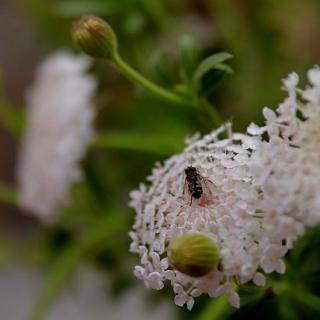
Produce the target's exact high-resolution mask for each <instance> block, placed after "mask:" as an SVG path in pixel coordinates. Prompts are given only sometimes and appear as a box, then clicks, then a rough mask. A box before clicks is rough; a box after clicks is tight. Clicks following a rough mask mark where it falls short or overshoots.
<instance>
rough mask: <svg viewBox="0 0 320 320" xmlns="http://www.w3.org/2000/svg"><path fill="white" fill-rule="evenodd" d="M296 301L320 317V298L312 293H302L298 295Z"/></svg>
mask: <svg viewBox="0 0 320 320" xmlns="http://www.w3.org/2000/svg"><path fill="white" fill-rule="evenodd" d="M295 296H296V299H297V300H298V301H300V302H301V303H303V304H304V305H305V306H306V307H307V308H309V309H311V310H312V311H314V312H316V313H317V314H319V316H320V297H317V296H315V295H313V294H312V293H310V292H306V291H302V290H300V291H299V292H297V293H296V295H295Z"/></svg>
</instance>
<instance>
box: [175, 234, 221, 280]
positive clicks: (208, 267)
mask: <svg viewBox="0 0 320 320" xmlns="http://www.w3.org/2000/svg"><path fill="white" fill-rule="evenodd" d="M169 260H170V263H171V264H172V266H173V267H174V268H175V269H177V270H179V271H180V272H182V273H185V274H187V275H189V276H191V277H202V276H205V275H206V274H208V273H210V272H211V271H213V269H214V268H216V267H217V266H218V264H219V261H220V258H219V249H218V247H217V245H216V244H215V242H214V241H213V240H212V239H211V238H210V237H208V236H207V235H205V234H203V233H200V232H193V231H190V232H188V233H185V234H183V235H180V236H178V237H176V238H175V239H173V241H172V242H171V244H170V246H169Z"/></svg>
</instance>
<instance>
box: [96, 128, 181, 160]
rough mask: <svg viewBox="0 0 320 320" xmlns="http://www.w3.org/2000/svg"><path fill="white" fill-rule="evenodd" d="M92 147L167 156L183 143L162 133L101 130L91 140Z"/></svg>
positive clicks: (179, 148) (178, 148)
mask: <svg viewBox="0 0 320 320" xmlns="http://www.w3.org/2000/svg"><path fill="white" fill-rule="evenodd" d="M92 147H96V148H111V149H112V148H113V149H120V150H132V151H143V152H151V153H155V154H159V155H163V156H169V155H171V154H173V153H176V152H180V151H181V149H182V148H183V144H180V143H178V142H177V140H175V139H172V138H171V137H168V136H164V135H154V134H152V135H150V134H148V133H145V134H143V133H132V132H128V133H127V132H102V133H100V134H99V135H98V137H97V139H96V140H95V141H94V142H93V144H92Z"/></svg>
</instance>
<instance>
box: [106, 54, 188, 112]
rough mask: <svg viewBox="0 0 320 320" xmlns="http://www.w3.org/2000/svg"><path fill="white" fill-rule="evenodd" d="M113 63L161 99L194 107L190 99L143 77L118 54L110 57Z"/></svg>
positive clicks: (132, 79)
mask: <svg viewBox="0 0 320 320" xmlns="http://www.w3.org/2000/svg"><path fill="white" fill-rule="evenodd" d="M112 61H113V63H114V64H115V65H116V66H117V67H118V68H119V70H120V71H121V72H122V73H123V74H124V75H125V76H126V77H128V78H129V79H130V80H131V81H133V82H134V83H137V84H139V85H140V86H142V87H143V88H145V89H147V90H148V91H149V92H151V93H153V94H154V95H156V96H158V97H159V98H161V99H162V100H165V101H167V102H170V103H173V104H176V105H179V106H183V107H194V105H192V104H190V100H189V99H186V98H184V97H182V96H180V95H178V94H175V93H173V92H170V91H168V90H166V89H164V88H162V87H160V86H158V85H157V84H155V83H153V82H151V81H150V80H148V79H146V78H145V77H143V76H142V75H141V74H140V73H138V72H137V71H136V70H134V69H133V68H131V67H130V66H129V65H128V64H127V63H126V62H125V61H124V60H123V59H122V58H121V57H120V55H118V54H115V55H114V56H113V58H112Z"/></svg>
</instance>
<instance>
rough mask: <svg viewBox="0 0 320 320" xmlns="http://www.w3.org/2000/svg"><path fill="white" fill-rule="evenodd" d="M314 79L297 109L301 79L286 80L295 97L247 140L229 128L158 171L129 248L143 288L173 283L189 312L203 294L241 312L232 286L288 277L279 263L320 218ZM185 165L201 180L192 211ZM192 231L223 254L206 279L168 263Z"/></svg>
mask: <svg viewBox="0 0 320 320" xmlns="http://www.w3.org/2000/svg"><path fill="white" fill-rule="evenodd" d="M309 80H310V82H311V86H310V87H308V88H307V89H306V90H304V91H300V92H301V94H302V99H303V100H302V101H300V102H299V101H298V100H297V94H296V92H297V91H299V90H298V89H297V88H296V85H297V83H298V76H297V75H296V74H291V75H290V76H289V77H288V79H286V80H285V81H284V84H285V89H286V90H287V91H288V93H289V97H288V98H287V99H285V101H284V102H283V103H282V104H281V105H280V106H279V108H278V110H277V113H275V112H273V111H272V110H270V109H268V108H265V109H264V112H263V113H264V116H265V118H266V122H267V123H266V126H264V127H258V126H256V125H254V124H252V125H250V127H249V128H248V134H247V135H244V134H236V133H232V132H231V129H230V125H227V126H226V127H227V129H228V128H229V129H230V130H225V128H224V127H222V128H220V129H218V130H217V131H214V132H212V133H210V134H208V135H206V136H204V137H203V138H202V139H194V140H193V141H190V142H189V145H188V146H187V147H186V149H185V150H184V151H183V152H182V153H181V154H179V155H175V156H173V157H171V158H170V159H168V160H166V161H165V163H164V164H163V165H162V166H161V165H158V166H157V167H156V168H154V170H153V172H152V175H151V176H150V177H149V178H148V180H149V181H150V182H151V185H150V186H149V187H146V186H145V185H141V186H140V189H139V190H137V191H133V192H132V193H131V202H130V205H131V207H133V208H134V209H135V210H136V212H137V215H136V221H135V224H134V226H133V231H132V232H130V236H131V238H132V244H131V248H130V250H131V251H132V252H135V253H138V254H139V255H140V258H141V265H140V266H136V267H135V271H134V273H135V275H136V276H137V277H138V278H140V279H141V280H143V281H144V283H145V285H146V287H150V288H154V289H158V290H159V289H162V288H163V286H164V282H165V281H169V282H171V284H172V287H173V290H174V292H175V303H176V304H177V305H180V306H182V305H184V304H185V303H186V304H187V307H188V309H191V308H192V306H193V304H194V298H195V297H198V296H200V295H201V294H203V293H207V294H208V295H209V296H211V297H217V296H219V295H221V294H226V295H227V297H228V300H229V302H230V304H232V305H233V306H235V307H239V306H240V301H239V296H238V294H237V293H236V291H235V290H234V282H236V283H238V282H240V283H242V284H243V283H246V282H248V281H253V283H255V284H256V285H258V286H264V284H265V276H264V275H263V272H264V273H271V272H274V271H276V272H278V273H284V272H285V265H284V263H283V261H282V260H281V258H282V257H283V256H284V255H285V254H286V252H287V251H288V250H289V249H290V248H292V245H293V243H294V241H295V240H296V239H297V238H298V236H300V235H302V234H303V232H304V227H305V226H310V225H314V224H315V223H319V221H320V214H319V212H320V197H319V194H318V190H319V188H320V155H319V147H320V142H319V141H320V140H319V137H320V126H319V123H320V70H319V69H317V68H315V69H312V70H310V71H309ZM226 132H227V133H228V134H227V135H228V137H227V138H223V139H221V140H219V139H218V136H219V135H221V134H226ZM188 166H193V167H195V168H196V169H197V172H198V173H199V174H200V175H201V176H202V177H203V179H202V187H203V195H202V196H201V198H200V199H199V200H197V199H192V200H193V201H192V204H191V205H190V203H191V201H190V200H191V195H190V194H187V197H186V196H185V192H184V190H185V183H186V175H185V173H184V170H185V168H186V167H188ZM206 185H207V186H206ZM188 231H198V232H202V233H204V234H206V235H207V236H209V237H211V238H212V239H213V241H214V242H215V243H216V245H217V246H218V248H219V251H220V258H221V262H220V265H219V266H217V267H216V269H215V270H213V271H212V272H211V273H210V274H208V275H206V276H204V277H201V278H193V277H190V276H188V275H186V274H182V273H181V272H179V271H178V270H175V269H174V268H173V266H172V265H171V264H170V261H169V259H168V247H169V244H170V242H171V241H172V240H173V239H174V238H175V237H176V236H177V235H179V234H183V233H186V232H188ZM234 280H235V281H234Z"/></svg>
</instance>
